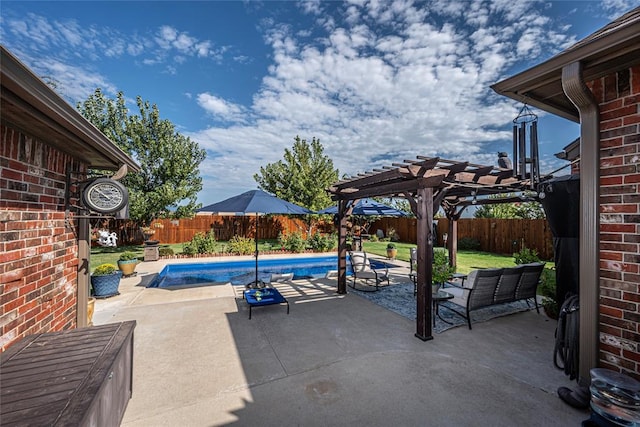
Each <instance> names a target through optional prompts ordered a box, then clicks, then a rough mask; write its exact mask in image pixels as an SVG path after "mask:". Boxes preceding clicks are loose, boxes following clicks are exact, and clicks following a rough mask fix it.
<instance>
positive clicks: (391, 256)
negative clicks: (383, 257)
mask: <svg viewBox="0 0 640 427" xmlns="http://www.w3.org/2000/svg"><path fill="white" fill-rule="evenodd" d="M397 255H398V250H397V249H387V258H389V259H396V256H397Z"/></svg>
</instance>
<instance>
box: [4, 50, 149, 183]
mask: <svg viewBox="0 0 640 427" xmlns="http://www.w3.org/2000/svg"><path fill="white" fill-rule="evenodd" d="M0 50H1V58H0V63H1V64H2V67H1V69H0V73H1V75H0V81H1V83H2V92H3V93H2V98H3V101H4V100H5V97H7V98H9V97H11V98H12V99H13V100H19V101H21V104H22V105H23V106H24V105H29V106H30V107H31V108H32V110H33V111H32V113H33V112H37V113H38V115H39V116H41V117H42V118H43V119H44V118H46V119H47V122H49V123H55V124H56V125H57V126H59V127H60V129H61V130H62V131H64V132H65V133H66V134H69V135H72V136H73V139H70V140H69V141H67V142H68V146H63V147H57V148H60V149H61V150H62V151H67V152H70V154H72V155H73V154H77V152H75V153H74V149H73V148H74V147H73V145H74V144H85V147H84V148H85V149H86V148H89V149H90V151H91V152H92V153H94V157H92V158H88V159H84V160H85V161H87V162H88V164H89V167H95V168H101V169H111V170H116V169H119V168H120V167H121V166H122V165H127V167H128V170H129V171H130V172H137V171H139V170H140V166H139V165H138V164H137V163H136V162H135V161H134V160H133V159H132V158H131V157H129V156H128V155H127V153H125V152H124V151H122V150H121V149H120V148H119V147H118V146H117V145H116V144H115V143H114V142H112V141H111V140H110V139H109V138H107V137H106V135H104V134H103V133H102V132H100V130H98V129H97V128H96V127H95V126H94V125H93V124H92V123H90V122H89V121H88V120H86V119H85V118H84V117H83V116H82V115H81V114H80V112H78V111H77V110H76V109H75V108H73V107H72V106H71V105H70V104H69V103H68V102H66V101H65V100H64V99H62V98H61V97H60V96H59V95H58V94H57V93H55V92H54V91H53V90H52V89H51V88H50V87H49V86H47V84H45V83H44V82H43V81H42V80H41V79H40V78H38V77H37V76H36V75H35V74H33V72H32V71H31V70H30V69H29V68H27V67H26V66H25V65H24V64H22V63H21V62H20V61H19V60H18V59H17V58H16V57H15V56H13V55H12V54H11V53H10V52H9V51H8V50H6V49H5V48H4V46H0ZM3 104H4V102H3ZM34 114H35V113H34ZM3 119H5V118H4V117H3ZM6 119H7V121H8V122H10V118H6ZM23 130H25V131H28V129H23ZM96 159H97V160H96Z"/></svg>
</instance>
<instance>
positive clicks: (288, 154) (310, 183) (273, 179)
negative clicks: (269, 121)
mask: <svg viewBox="0 0 640 427" xmlns="http://www.w3.org/2000/svg"><path fill="white" fill-rule="evenodd" d="M338 175H339V173H338V169H334V167H333V160H331V159H330V158H329V156H327V155H325V154H324V147H323V146H322V144H321V143H320V139H316V138H315V137H314V138H313V139H312V140H311V144H309V143H308V142H307V141H306V140H305V139H300V137H299V136H296V137H295V138H294V143H293V148H292V149H291V150H289V149H288V148H287V149H285V150H284V159H283V160H279V161H277V162H275V163H269V164H267V165H266V166H263V167H260V173H259V174H255V175H254V176H253V179H255V180H256V182H257V183H258V187H260V188H261V189H263V190H264V191H267V192H269V193H271V194H274V195H276V196H277V197H280V198H281V199H284V200H287V201H289V202H291V203H295V204H297V205H300V206H304V207H306V208H307V209H310V210H313V211H317V210H320V209H324V208H326V207H328V206H330V205H331V204H332V203H333V202H332V201H331V198H330V197H329V195H328V194H327V192H326V191H325V189H326V188H327V187H329V186H330V185H331V184H333V183H334V182H336V181H338Z"/></svg>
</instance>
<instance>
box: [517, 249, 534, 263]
mask: <svg viewBox="0 0 640 427" xmlns="http://www.w3.org/2000/svg"><path fill="white" fill-rule="evenodd" d="M513 258H514V261H515V263H516V264H518V265H519V264H529V263H532V262H540V258H539V257H538V251H536V250H535V249H529V248H522V249H521V250H520V252H516V253H514V254H513Z"/></svg>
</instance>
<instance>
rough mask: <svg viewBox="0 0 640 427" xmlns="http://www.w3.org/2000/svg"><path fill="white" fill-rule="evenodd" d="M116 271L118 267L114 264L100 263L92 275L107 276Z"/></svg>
mask: <svg viewBox="0 0 640 427" xmlns="http://www.w3.org/2000/svg"><path fill="white" fill-rule="evenodd" d="M116 271H118V267H116V266H115V265H114V264H100V265H99V266H97V267H96V269H95V270H93V275H94V276H108V275H110V274H113V273H115V272H116Z"/></svg>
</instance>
